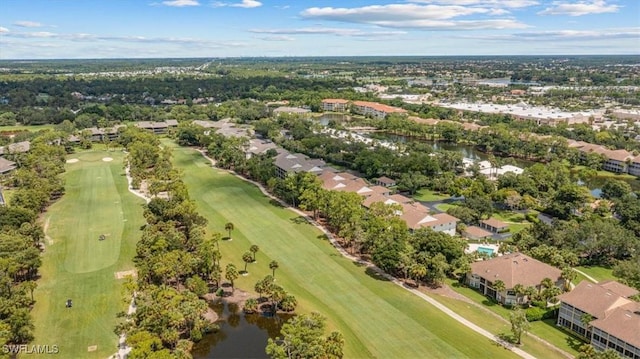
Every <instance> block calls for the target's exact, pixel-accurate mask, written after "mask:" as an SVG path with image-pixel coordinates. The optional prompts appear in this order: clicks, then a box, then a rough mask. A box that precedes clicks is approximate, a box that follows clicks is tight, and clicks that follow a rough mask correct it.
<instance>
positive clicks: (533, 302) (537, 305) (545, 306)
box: [531, 300, 547, 309]
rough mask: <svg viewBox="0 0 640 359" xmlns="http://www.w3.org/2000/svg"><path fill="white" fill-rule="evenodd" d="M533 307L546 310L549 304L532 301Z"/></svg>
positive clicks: (541, 301) (542, 301)
mask: <svg viewBox="0 0 640 359" xmlns="http://www.w3.org/2000/svg"><path fill="white" fill-rule="evenodd" d="M531 305H532V306H534V307H538V308H542V309H546V308H547V302H546V301H544V300H534V301H531Z"/></svg>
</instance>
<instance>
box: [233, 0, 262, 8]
mask: <svg viewBox="0 0 640 359" xmlns="http://www.w3.org/2000/svg"><path fill="white" fill-rule="evenodd" d="M229 6H233V7H243V8H247V9H250V8H254V7H260V6H262V3H261V2H260V1H256V0H242V2H241V3H239V4H231V5H229Z"/></svg>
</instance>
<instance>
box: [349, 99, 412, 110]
mask: <svg viewBox="0 0 640 359" xmlns="http://www.w3.org/2000/svg"><path fill="white" fill-rule="evenodd" d="M353 104H354V105H355V106H360V107H369V108H372V109H374V110H376V111H380V112H384V113H394V112H397V113H406V112H407V110H405V109H403V108H398V107H393V106H388V105H383V104H381V103H377V102H369V101H354V102H353Z"/></svg>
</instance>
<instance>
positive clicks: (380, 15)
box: [301, 4, 489, 23]
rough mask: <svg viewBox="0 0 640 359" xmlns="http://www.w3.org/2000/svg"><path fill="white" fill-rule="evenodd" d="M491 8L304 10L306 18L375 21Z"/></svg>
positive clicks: (446, 15) (408, 6) (398, 6)
mask: <svg viewBox="0 0 640 359" xmlns="http://www.w3.org/2000/svg"><path fill="white" fill-rule="evenodd" d="M488 12H489V10H488V9H485V8H478V7H464V6H441V5H417V4H389V5H370V6H363V7H357V8H333V7H324V8H318V7H312V8H309V9H306V10H304V11H303V12H302V13H301V15H302V16H303V17H305V18H317V19H325V20H335V21H344V22H358V23H375V22H377V21H403V20H408V19H420V20H442V19H451V18H454V17H458V16H468V15H474V14H486V13H488Z"/></svg>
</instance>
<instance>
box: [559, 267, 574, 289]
mask: <svg viewBox="0 0 640 359" xmlns="http://www.w3.org/2000/svg"><path fill="white" fill-rule="evenodd" d="M577 276H578V273H576V271H574V270H573V268H571V267H564V268H562V274H561V275H560V277H561V278H562V279H563V280H564V291H565V292H568V291H570V290H571V282H572V281H573V280H575V279H576V277H577Z"/></svg>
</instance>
